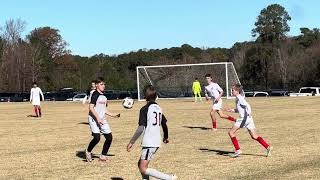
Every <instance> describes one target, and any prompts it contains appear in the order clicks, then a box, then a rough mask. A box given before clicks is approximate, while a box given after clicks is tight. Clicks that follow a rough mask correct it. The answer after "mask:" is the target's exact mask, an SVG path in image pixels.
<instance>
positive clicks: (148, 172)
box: [145, 168, 171, 180]
mask: <svg viewBox="0 0 320 180" xmlns="http://www.w3.org/2000/svg"><path fill="white" fill-rule="evenodd" d="M145 174H146V175H148V176H152V177H155V178H158V179H165V180H171V176H170V175H168V174H165V173H162V172H159V171H157V170H155V169H152V168H147V170H146V173H145Z"/></svg>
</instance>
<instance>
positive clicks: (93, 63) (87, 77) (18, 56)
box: [0, 4, 320, 92]
mask: <svg viewBox="0 0 320 180" xmlns="http://www.w3.org/2000/svg"><path fill="white" fill-rule="evenodd" d="M290 20H291V17H290V15H289V14H288V13H287V11H286V10H285V8H284V7H282V6H280V5H278V4H272V5H269V6H268V7H266V8H264V9H263V10H261V12H260V14H259V15H258V17H257V20H256V23H255V24H254V25H253V29H252V36H253V37H256V40H255V41H250V42H237V43H235V44H234V45H233V46H232V47H231V48H230V49H228V48H198V47H192V46H190V45H188V44H183V45H181V47H172V48H165V49H140V50H138V51H135V52H129V53H124V54H120V55H112V56H110V55H106V54H103V53H101V54H97V55H94V56H92V57H82V56H79V55H72V54H71V52H70V51H69V50H68V43H67V42H65V40H64V39H63V37H62V36H61V35H60V34H59V30H58V29H54V28H51V27H39V28H36V29H34V30H32V31H31V32H30V33H28V35H27V36H26V37H22V33H23V32H24V30H25V26H26V22H24V21H23V20H21V19H10V20H8V21H6V22H5V23H4V25H3V26H2V27H1V28H0V30H1V31H0V32H1V33H0V92H25V91H29V89H30V87H31V84H32V82H34V81H37V82H38V84H40V86H41V88H42V89H43V90H45V91H51V90H57V89H59V88H62V87H72V88H74V89H76V90H78V91H85V90H86V89H87V88H88V84H89V83H90V81H91V80H92V79H94V78H95V77H97V76H103V77H104V78H105V79H106V82H107V85H108V89H118V90H135V89H136V66H139V65H160V64H161V65H162V64H182V63H183V64H185V63H206V62H226V61H228V62H233V64H234V66H235V68H236V71H237V73H238V76H239V78H240V81H241V83H242V84H243V85H244V86H245V87H246V89H251V90H253V89H254V90H269V89H279V88H281V89H288V90H297V89H298V88H299V87H301V86H320V31H319V29H318V28H312V29H310V28H306V27H301V28H300V31H301V34H300V35H298V36H294V37H290V36H288V35H287V32H289V31H290V27H289V26H288V23H287V22H288V21H290Z"/></svg>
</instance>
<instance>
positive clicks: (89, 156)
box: [85, 150, 92, 162]
mask: <svg viewBox="0 0 320 180" xmlns="http://www.w3.org/2000/svg"><path fill="white" fill-rule="evenodd" d="M85 153H86V159H87V162H91V161H92V153H91V152H88V150H85Z"/></svg>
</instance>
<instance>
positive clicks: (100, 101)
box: [89, 91, 107, 119]
mask: <svg viewBox="0 0 320 180" xmlns="http://www.w3.org/2000/svg"><path fill="white" fill-rule="evenodd" d="M90 104H94V110H95V111H96V112H97V113H98V115H99V117H100V119H105V116H106V115H105V114H106V106H107V97H106V96H105V95H104V94H100V93H99V92H98V91H93V93H92V96H91V100H90ZM89 116H90V117H92V118H95V117H94V115H93V114H92V112H91V111H90V112H89Z"/></svg>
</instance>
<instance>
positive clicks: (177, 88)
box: [136, 62, 240, 101]
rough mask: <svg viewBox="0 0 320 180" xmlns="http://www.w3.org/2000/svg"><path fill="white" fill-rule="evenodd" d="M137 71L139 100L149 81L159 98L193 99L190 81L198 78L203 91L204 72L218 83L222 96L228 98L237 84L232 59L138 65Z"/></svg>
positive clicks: (204, 83)
mask: <svg viewBox="0 0 320 180" xmlns="http://www.w3.org/2000/svg"><path fill="white" fill-rule="evenodd" d="M136 70H137V91H138V100H139V101H141V100H143V99H144V95H143V88H144V87H145V86H146V85H149V84H151V85H153V86H154V87H155V88H156V90H157V95H158V98H164V99H165V98H192V97H193V92H192V83H193V82H194V80H195V78H198V80H199V82H200V84H201V88H202V92H204V86H205V85H206V81H205V78H204V76H205V75H206V74H211V75H212V76H213V81H214V82H216V83H218V84H219V85H220V86H221V88H222V89H223V90H224V96H223V97H225V98H230V97H231V87H232V85H233V84H236V83H239V84H240V80H239V77H238V75H237V72H236V70H235V68H234V66H233V63H232V62H218V63H200V64H177V65H157V66H137V68H136ZM202 94H203V93H202Z"/></svg>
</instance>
